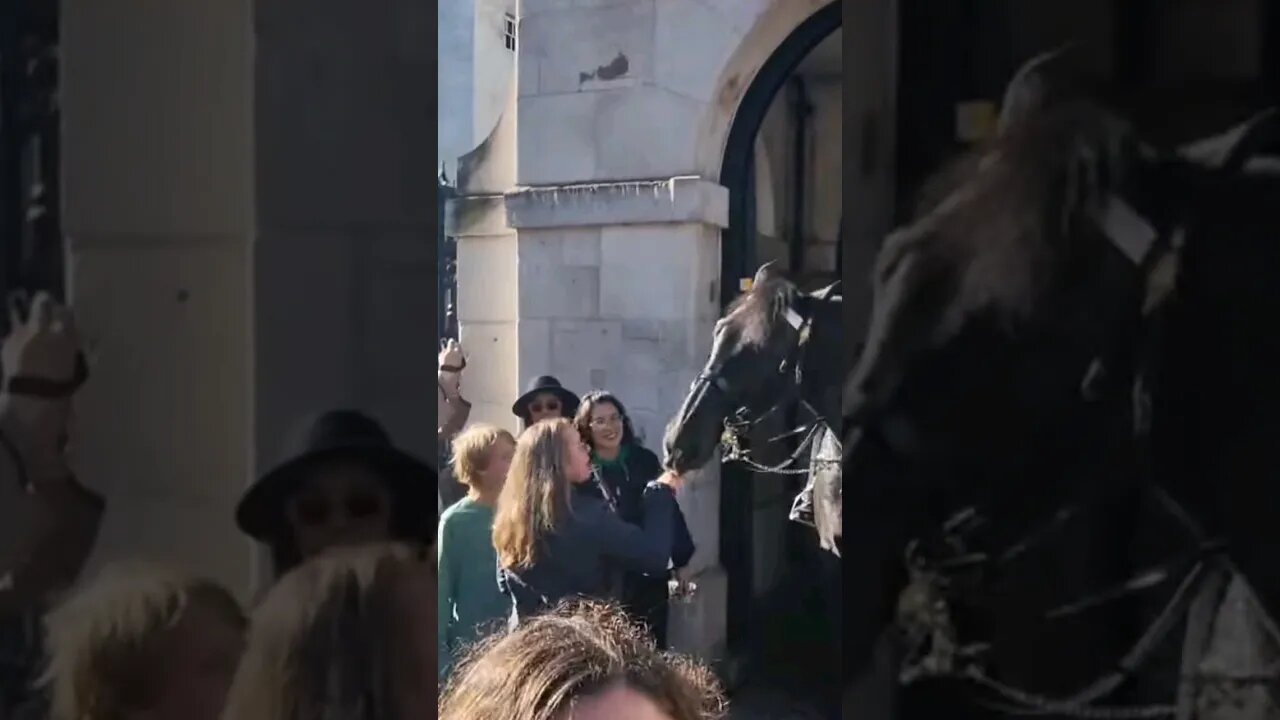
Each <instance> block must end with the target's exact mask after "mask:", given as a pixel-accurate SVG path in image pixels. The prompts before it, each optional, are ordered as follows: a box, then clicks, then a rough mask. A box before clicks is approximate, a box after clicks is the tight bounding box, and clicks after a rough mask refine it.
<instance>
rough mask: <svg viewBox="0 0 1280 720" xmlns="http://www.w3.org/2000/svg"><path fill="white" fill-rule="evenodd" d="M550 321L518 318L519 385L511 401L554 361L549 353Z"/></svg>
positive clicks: (508, 405)
mask: <svg viewBox="0 0 1280 720" xmlns="http://www.w3.org/2000/svg"><path fill="white" fill-rule="evenodd" d="M551 323H552V321H551V320H532V319H522V320H520V325H519V328H520V329H519V334H520V359H519V364H518V368H519V378H520V386H519V389H518V390H517V391H516V393H515V394H513V395H512V396H511V401H512V402H514V401H515V399H516V398H517V397H519V393H520V392H521V391H523V390H524V388H525V384H526V382H527V381H528V380H532V379H533V378H535V377H538V376H539V375H545V374H547V372H548V368H550V367H551V366H552V362H554V360H553V358H552V353H551V341H552V336H551ZM507 407H508V412H510V409H509V408H510V407H511V404H510V403H508V404H507Z"/></svg>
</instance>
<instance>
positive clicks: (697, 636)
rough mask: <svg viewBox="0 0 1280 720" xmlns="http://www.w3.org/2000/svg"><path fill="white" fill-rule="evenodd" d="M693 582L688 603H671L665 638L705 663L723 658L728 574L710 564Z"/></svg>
mask: <svg viewBox="0 0 1280 720" xmlns="http://www.w3.org/2000/svg"><path fill="white" fill-rule="evenodd" d="M694 582H696V583H697V584H698V593H697V595H694V597H693V599H692V601H691V602H688V603H675V604H673V605H672V606H671V614H670V619H669V620H668V629H667V640H668V644H669V645H670V646H671V649H672V650H674V651H676V652H681V653H686V654H689V655H693V656H694V657H697V658H700V659H702V660H703V661H706V662H714V661H717V660H721V659H723V656H724V652H725V641H726V639H727V636H728V625H727V621H726V619H725V618H726V609H727V607H728V603H729V577H728V575H727V574H726V573H725V571H724V568H722V567H720V566H719V565H716V566H712V567H710V568H707V569H706V570H704V571H702V572H700V573H699V574H698V575H697V576H696V577H695V578H694Z"/></svg>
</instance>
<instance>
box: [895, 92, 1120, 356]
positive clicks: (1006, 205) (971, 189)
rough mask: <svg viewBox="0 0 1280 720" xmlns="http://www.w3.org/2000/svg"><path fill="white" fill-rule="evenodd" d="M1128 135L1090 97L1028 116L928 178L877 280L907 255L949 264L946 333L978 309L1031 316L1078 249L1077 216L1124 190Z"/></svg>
mask: <svg viewBox="0 0 1280 720" xmlns="http://www.w3.org/2000/svg"><path fill="white" fill-rule="evenodd" d="M1128 138H1129V136H1128V129H1127V127H1126V126H1125V125H1124V124H1123V123H1122V122H1121V121H1119V119H1118V118H1116V117H1115V116H1113V115H1111V114H1110V113H1109V112H1107V111H1106V110H1103V109H1102V108H1100V107H1098V106H1096V105H1092V104H1089V103H1083V102H1075V103H1066V104H1063V105H1062V106H1060V107H1058V108H1055V109H1052V110H1049V111H1046V112H1044V113H1041V114H1038V115H1036V116H1034V117H1031V118H1028V119H1027V120H1026V121H1025V122H1024V123H1022V124H1020V125H1019V126H1018V127H1015V128H1012V129H1011V130H1010V131H1009V132H1008V133H1007V134H1006V135H1004V136H1002V137H1000V138H997V139H996V140H994V141H993V142H992V143H990V144H989V145H987V146H985V147H983V148H981V149H979V150H978V151H976V152H974V153H971V154H969V155H967V156H966V157H964V158H962V159H960V160H959V161H958V162H956V163H953V164H952V165H950V166H948V167H947V168H945V169H944V170H943V171H941V172H940V173H938V174H937V175H935V176H934V178H932V179H931V180H930V181H929V182H927V183H926V185H925V190H924V192H923V193H922V202H921V207H920V214H919V215H918V217H917V219H916V220H915V221H914V222H913V223H912V224H911V225H909V226H907V227H906V228H904V229H903V230H901V231H899V232H897V233H894V234H893V235H891V236H890V237H889V239H887V240H886V242H885V245H884V247H883V249H882V252H881V256H880V262H879V267H878V271H877V282H878V283H882V284H883V283H885V282H886V281H887V278H888V277H889V275H890V274H892V273H893V272H894V271H896V270H897V268H899V267H900V266H901V265H902V261H903V259H904V258H905V257H907V256H909V255H912V254H918V255H919V256H920V257H921V259H922V261H923V262H925V263H927V264H930V265H935V266H940V267H943V268H946V269H947V272H949V273H951V274H953V278H952V283H951V284H952V286H953V287H954V288H955V292H956V296H955V297H953V298H950V306H949V308H948V309H947V312H945V313H943V315H945V316H946V317H947V318H949V320H948V322H946V323H945V325H946V326H947V327H944V328H939V332H940V333H941V334H942V335H947V334H949V333H950V332H953V331H954V330H956V329H957V326H958V324H960V323H962V322H963V319H964V317H966V316H967V315H968V314H971V313H973V312H975V311H979V310H993V311H996V312H997V313H999V314H1002V315H1004V316H1005V317H1008V318H1011V319H1014V318H1025V317H1028V316H1030V315H1031V314H1032V313H1033V312H1034V310H1035V308H1036V305H1037V303H1038V301H1039V299H1040V295H1041V292H1042V290H1043V289H1044V288H1046V287H1049V286H1050V285H1051V283H1050V282H1049V281H1050V279H1051V276H1052V274H1053V273H1055V272H1057V271H1058V270H1059V269H1060V268H1062V267H1063V264H1064V263H1063V261H1064V260H1065V259H1066V258H1067V256H1069V255H1071V254H1073V253H1075V252H1077V251H1078V250H1079V243H1080V239H1081V238H1082V237H1083V234H1084V233H1083V232H1082V231H1083V228H1082V227H1081V225H1082V224H1088V223H1087V222H1082V221H1089V222H1091V221H1092V218H1093V217H1095V216H1097V214H1098V213H1100V212H1101V210H1102V208H1103V207H1104V206H1105V205H1106V203H1107V202H1108V200H1109V198H1110V197H1111V196H1112V195H1113V194H1117V193H1119V192H1120V188H1121V185H1122V183H1123V181H1124V178H1125V176H1126V162H1127V158H1126V156H1125V148H1126V142H1127V140H1128Z"/></svg>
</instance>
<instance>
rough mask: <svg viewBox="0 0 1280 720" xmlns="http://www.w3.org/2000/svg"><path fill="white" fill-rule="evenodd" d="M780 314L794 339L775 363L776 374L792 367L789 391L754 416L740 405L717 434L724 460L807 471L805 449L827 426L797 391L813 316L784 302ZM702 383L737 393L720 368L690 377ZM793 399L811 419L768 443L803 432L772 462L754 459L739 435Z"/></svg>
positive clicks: (765, 469)
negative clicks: (784, 454)
mask: <svg viewBox="0 0 1280 720" xmlns="http://www.w3.org/2000/svg"><path fill="white" fill-rule="evenodd" d="M783 317H784V319H785V320H786V322H787V324H788V325H790V326H791V327H792V329H794V330H795V331H796V334H797V337H798V339H797V341H796V345H795V348H794V349H793V350H792V352H791V354H790V355H788V357H787V358H786V359H784V360H783V361H782V363H781V364H780V365H779V367H778V372H779V374H787V372H788V368H789V367H790V368H792V373H793V377H794V382H793V383H791V384H790V385H788V390H789V392H788V393H786V394H784V395H783V396H781V397H780V398H778V400H777V401H776V402H775V403H774V404H773V405H772V406H770V407H769V409H768V410H766V411H765V412H763V413H760V414H759V415H758V416H757V417H755V418H749V417H747V415H746V413H745V410H744V409H740V410H739V412H738V413H737V414H736V415H735V416H734V417H733V418H732V419H728V418H726V419H725V422H724V433H723V434H722V435H721V436H720V445H721V447H723V448H724V460H725V461H727V462H738V463H741V464H742V465H744V466H746V467H747V468H748V469H749V470H752V471H753V472H759V473H769V474H774V475H808V474H810V472H811V470H812V469H813V463H812V462H808V463H806V462H805V453H806V452H808V451H809V450H810V448H811V447H812V446H813V443H814V442H815V441H816V440H817V439H818V438H819V437H821V436H822V433H823V432H824V430H826V429H827V423H826V420H825V419H824V418H823V415H822V413H821V412H819V411H818V410H817V409H815V408H814V407H813V406H812V405H811V404H810V403H809V401H807V400H805V399H804V397H803V396H802V394H801V390H802V389H803V387H804V361H805V355H806V353H807V351H808V347H809V340H810V338H811V337H812V334H813V316H812V315H808V316H802V315H801V314H800V313H799V312H797V311H796V310H795V308H793V307H790V306H788V307H787V308H786V310H785V311H784V313H783ZM698 383H706V384H707V385H709V386H710V387H714V388H716V389H717V390H719V391H720V392H721V393H723V394H724V395H725V396H726V397H728V398H731V399H733V398H736V397H737V393H736V392H735V389H734V387H733V386H732V385H731V384H730V383H729V381H728V380H726V379H725V377H724V375H722V374H721V373H720V368H718V367H717V368H712V369H709V370H706V371H703V372H702V373H699V374H698V377H697V378H696V379H694V384H695V385H696V384H698ZM792 399H797V400H798V401H799V404H800V407H801V408H803V409H804V410H805V411H806V412H807V413H808V414H809V415H811V416H812V420H811V421H809V422H808V423H807V424H802V425H800V426H799V427H797V428H795V429H793V430H790V431H788V432H785V433H783V434H781V435H778V436H776V437H772V438H770V439H769V441H768V443H770V444H772V443H774V442H777V441H779V440H782V439H784V438H788V437H794V436H796V435H800V434H803V435H804V439H803V440H801V441H800V444H799V445H798V446H797V447H796V449H795V450H794V451H792V453H791V454H790V455H789V456H787V458H786V459H784V460H783V461H782V462H780V463H777V464H774V465H766V464H764V463H761V462H758V461H756V460H755V459H753V458H752V457H751V452H750V451H749V450H747V449H746V448H744V447H743V445H744V443H743V436H744V435H745V434H746V433H747V432H748V431H749V430H750V429H751V428H753V427H755V426H757V425H759V424H760V423H762V422H764V421H765V420H766V419H768V418H769V417H771V416H773V415H775V414H777V413H780V412H782V411H783V410H784V409H785V408H786V407H787V406H788V403H789V401H790V400H792ZM813 462H818V463H824V464H825V463H832V464H835V465H837V466H838V465H839V464H840V461H839V460H838V459H836V460H827V459H821V458H815V459H813Z"/></svg>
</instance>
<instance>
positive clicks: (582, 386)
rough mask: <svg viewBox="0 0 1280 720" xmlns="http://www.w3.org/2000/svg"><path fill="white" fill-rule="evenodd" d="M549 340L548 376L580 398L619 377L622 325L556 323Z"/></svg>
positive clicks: (583, 322)
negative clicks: (549, 363)
mask: <svg viewBox="0 0 1280 720" xmlns="http://www.w3.org/2000/svg"><path fill="white" fill-rule="evenodd" d="M551 338H552V340H551V358H552V363H551V369H550V370H549V371H548V372H550V373H551V374H552V375H555V376H556V377H558V378H559V379H560V382H562V383H564V384H565V386H566V387H568V388H570V389H571V390H573V391H574V392H576V393H578V394H579V395H581V394H583V393H585V392H588V391H589V390H592V389H594V388H595V387H596V386H597V385H599V386H604V387H608V386H609V384H610V383H612V382H613V381H614V378H617V377H619V375H620V367H619V364H620V361H621V358H622V323H621V322H619V321H599V320H597V321H586V320H557V321H555V322H554V323H553V324H552V328H551ZM593 373H594V374H593ZM538 374H541V373H538ZM532 377H533V375H529V376H528V377H527V378H521V379H522V380H528V379H531V378H532ZM602 380H603V381H602Z"/></svg>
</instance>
